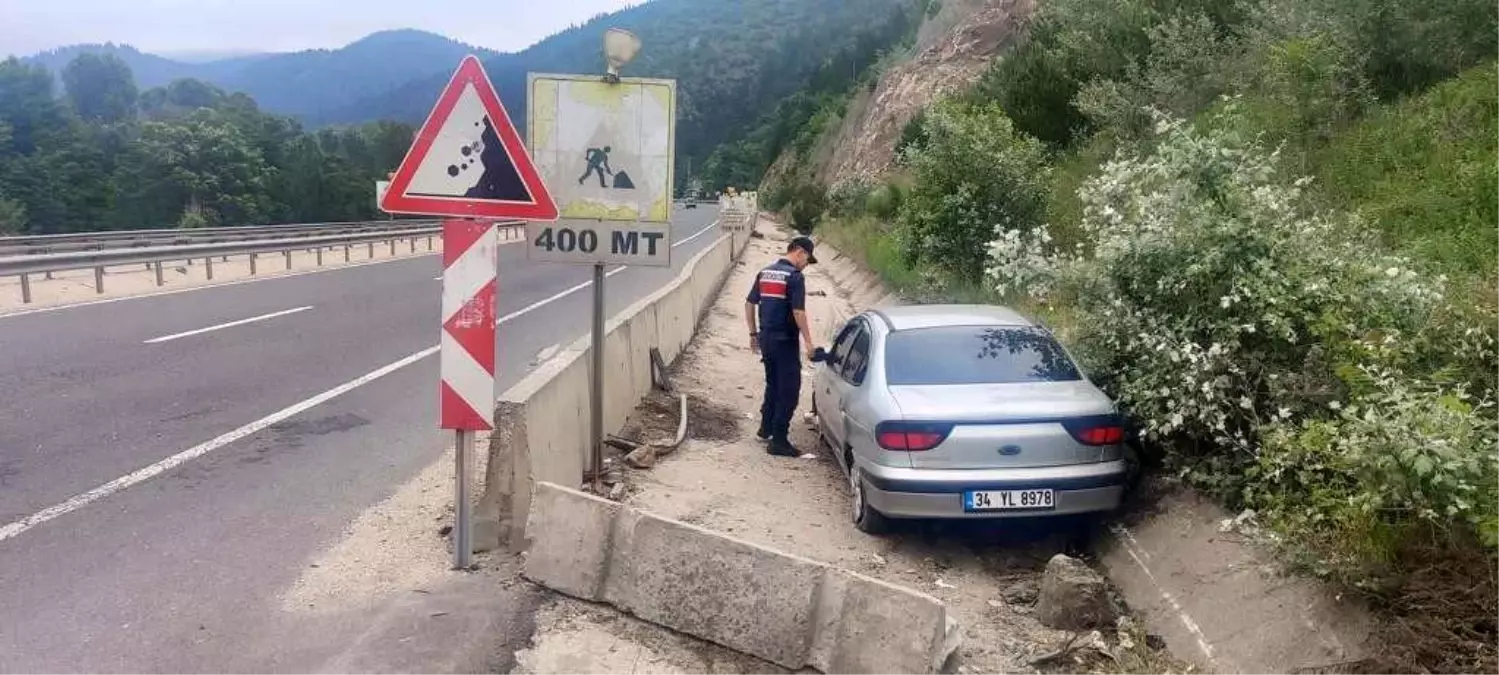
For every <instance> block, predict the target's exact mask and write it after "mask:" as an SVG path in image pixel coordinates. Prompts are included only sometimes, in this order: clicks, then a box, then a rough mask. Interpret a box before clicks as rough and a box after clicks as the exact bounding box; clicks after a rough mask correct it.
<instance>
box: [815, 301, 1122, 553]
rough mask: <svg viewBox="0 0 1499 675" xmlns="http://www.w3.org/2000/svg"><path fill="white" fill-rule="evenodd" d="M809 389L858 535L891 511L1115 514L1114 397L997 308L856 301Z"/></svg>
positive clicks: (1118, 495) (1052, 344) (1118, 477)
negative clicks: (860, 305) (874, 305)
mask: <svg viewBox="0 0 1499 675" xmlns="http://www.w3.org/2000/svg"><path fill="white" fill-rule="evenodd" d="M812 395H813V402H812V408H813V412H814V413H815V414H816V419H817V425H818V430H819V432H820V433H821V435H822V438H823V440H824V441H825V442H826V443H827V444H828V446H829V447H830V448H832V450H833V454H834V455H835V456H836V458H837V460H838V463H839V465H840V466H841V467H842V468H843V470H844V472H845V473H846V474H847V475H848V479H849V485H850V487H851V488H852V492H853V517H854V523H855V524H856V525H857V526H858V527H859V529H861V530H863V531H865V532H871V533H874V532H879V531H881V530H883V529H884V528H885V526H886V525H887V522H886V519H887V518H1005V517H1035V516H1050V515H1073V514H1084V513H1093V512H1101V511H1111V510H1113V509H1115V508H1117V507H1118V506H1119V504H1120V502H1121V500H1122V498H1123V495H1124V486H1125V483H1126V477H1127V473H1128V470H1127V466H1126V463H1125V460H1124V458H1123V449H1124V448H1123V442H1124V428H1123V422H1122V420H1121V418H1120V417H1119V415H1118V413H1117V409H1116V408H1115V406H1114V403H1113V401H1111V400H1110V399H1109V397H1108V396H1107V395H1105V394H1104V393H1103V392H1102V391H1100V390H1099V389H1098V388H1097V387H1095V386H1094V385H1093V383H1091V382H1089V381H1088V379H1087V378H1086V377H1085V376H1084V375H1083V374H1082V371H1081V370H1080V369H1079V368H1078V367H1077V365H1076V364H1075V363H1074V362H1073V360H1072V358H1071V357H1070V356H1069V355H1068V354H1067V352H1066V350H1065V349H1063V347H1062V346H1061V345H1060V344H1059V343H1058V342H1057V341H1056V339H1055V338H1053V337H1052V335H1051V333H1050V332H1049V331H1047V330H1045V329H1044V328H1042V327H1039V326H1037V325H1035V324H1033V323H1031V322H1030V321H1028V320H1027V319H1025V318H1024V317H1022V316H1021V315H1019V314H1017V313H1016V312H1014V311H1013V310H1010V309H1007V308H1004V307H994V306H983V305H918V306H905V307H891V308H882V309H875V310H870V311H867V312H864V313H862V314H860V315H858V316H856V317H854V318H853V319H851V320H850V321H849V322H848V324H847V325H845V326H844V327H843V328H842V330H840V331H839V333H838V336H837V338H836V339H835V341H834V342H833V347H832V350H831V352H830V353H829V354H828V357H827V359H826V360H824V361H822V362H821V363H819V364H818V366H817V372H816V376H815V378H814V381H813V393H812Z"/></svg>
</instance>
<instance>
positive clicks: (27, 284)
mask: <svg viewBox="0 0 1499 675" xmlns="http://www.w3.org/2000/svg"><path fill="white" fill-rule="evenodd" d="M397 222H400V221H397ZM406 222H407V223H408V224H410V223H411V222H412V221H406ZM417 222H422V221H417ZM441 233H442V227H441V226H440V225H437V224H429V225H426V226H421V227H408V228H407V229H402V230H394V231H388V230H387V231H378V232H356V233H352V234H335V235H322V236H305V237H283V238H277V239H258V240H252V241H229V242H208V243H195V244H180V245H172V246H144V247H137V248H117V249H106V250H86V251H72V252H67V253H47V254H38V255H19V256H8V257H0V276H19V277H20V279H21V301H22V302H24V303H28V304H29V303H30V302H31V279H30V275H33V274H46V275H51V274H52V273H53V272H66V271H69V270H79V269H88V268H93V270H94V292H95V293H99V294H102V293H104V269H105V268H106V267H113V266H119V265H139V264H145V265H146V267H147V268H148V269H154V270H155V271H156V285H157V286H162V285H165V283H166V280H165V278H164V277H163V272H162V266H163V263H165V262H167V261H175V260H182V261H186V262H187V263H188V264H189V265H191V264H192V261H193V260H195V259H198V258H202V259H203V269H204V273H205V274H206V275H207V278H208V279H210V280H211V279H213V260H214V258H220V259H221V260H222V261H224V262H228V260H229V257H230V256H241V255H249V256H250V274H251V275H252V276H253V275H255V274H256V257H257V256H259V255H261V254H265V253H281V254H283V255H284V256H285V258H286V269H291V266H292V257H291V256H292V252H293V251H300V250H306V251H309V252H314V253H316V255H317V265H318V266H320V267H321V266H322V264H323V252H324V251H327V250H332V249H334V248H337V247H340V246H342V247H343V251H344V256H343V257H344V262H349V261H350V259H351V254H350V249H351V248H352V247H353V246H355V245H357V244H364V245H366V246H367V247H368V248H369V257H370V258H373V257H374V256H375V245H376V244H388V245H389V247H390V253H391V255H395V252H396V242H397V241H402V240H406V241H409V243H410V250H411V252H412V253H415V252H416V242H417V240H418V239H423V238H425V239H426V240H427V250H429V251H430V250H432V247H433V243H432V240H433V237H437V236H440V235H441ZM501 233H502V235H501V236H502V238H504V239H512V238H517V237H524V236H525V229H524V227H522V226H521V225H518V224H514V223H508V222H507V223H502V224H501Z"/></svg>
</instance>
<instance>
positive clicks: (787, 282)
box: [745, 258, 807, 340]
mask: <svg viewBox="0 0 1499 675" xmlns="http://www.w3.org/2000/svg"><path fill="white" fill-rule="evenodd" d="M745 299H746V300H747V301H748V302H749V303H750V304H752V305H756V306H757V307H758V308H759V312H758V314H759V315H760V335H761V337H762V338H766V339H778V340H795V339H796V336H797V333H799V332H800V331H798V330H797V328H796V319H795V318H793V317H792V316H791V312H792V310H801V309H806V306H807V284H806V281H805V280H804V279H803V277H802V273H801V272H800V271H798V270H797V269H796V266H795V265H792V264H791V261H789V260H786V259H785V258H781V259H780V260H777V261H775V263H773V264H772V265H771V266H770V267H767V268H765V269H763V270H760V273H759V274H756V275H755V283H754V285H753V286H751V287H750V292H749V297H748V298H745Z"/></svg>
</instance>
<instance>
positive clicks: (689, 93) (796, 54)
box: [313, 0, 916, 183]
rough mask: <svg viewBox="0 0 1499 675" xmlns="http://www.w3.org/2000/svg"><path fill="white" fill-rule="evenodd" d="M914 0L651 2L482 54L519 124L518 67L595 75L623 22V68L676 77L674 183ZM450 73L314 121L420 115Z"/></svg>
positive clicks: (849, 61) (863, 56)
mask: <svg viewBox="0 0 1499 675" xmlns="http://www.w3.org/2000/svg"><path fill="white" fill-rule="evenodd" d="M915 5H916V3H915V2H914V1H913V0H852V1H850V0H655V1H654V2H649V3H645V4H642V5H639V6H636V7H632V8H629V9H625V10H622V11H620V12H616V13H614V14H610V15H607V16H602V17H598V18H595V19H593V20H591V21H589V22H588V23H586V24H584V25H582V26H577V27H574V28H570V29H568V30H565V31H562V32H560V33H558V34H556V35H554V36H552V37H549V38H547V39H546V40H543V41H541V42H540V43H537V44H536V45H535V46H532V47H531V48H529V49H526V50H525V51H522V52H518V53H515V54H503V55H499V56H495V57H492V58H488V59H485V61H484V67H485V69H486V70H487V71H488V72H489V77H490V79H491V80H493V81H494V84H495V86H496V87H497V88H498V89H499V91H500V97H501V99H502V100H503V101H504V102H505V105H506V106H507V107H508V108H509V109H510V114H511V115H512V116H513V117H515V118H516V123H517V124H524V119H523V118H524V112H525V100H526V99H525V82H526V73H527V72H532V71H534V72H563V73H572V72H579V73H593V72H598V73H602V72H603V69H604V61H603V53H602V47H601V45H602V43H603V34H604V32H605V31H606V30H608V29H609V28H625V29H628V30H630V31H632V32H634V33H635V34H636V35H638V36H639V37H640V39H641V41H642V42H643V43H644V48H643V49H642V51H641V53H640V55H639V56H638V57H637V58H636V60H635V61H634V62H632V63H631V64H630V65H629V66H628V67H627V68H626V74H627V75H635V76H641V77H670V78H676V79H677V81H678V86H679V87H680V100H679V103H678V110H677V117H678V126H677V155H678V159H677V166H679V167H683V169H684V170H683V171H681V172H679V175H678V177H677V178H678V181H679V183H680V182H682V181H685V180H686V171H685V169H686V167H687V166H688V165H689V163H690V164H691V165H692V166H695V167H701V166H703V162H704V161H705V160H706V159H707V158H708V155H709V154H710V153H712V152H713V150H714V148H715V147H717V146H718V145H719V144H720V143H723V142H725V141H729V140H733V139H736V138H738V137H739V136H741V135H742V134H744V133H745V132H746V131H747V130H748V129H749V127H751V126H752V125H753V124H754V123H755V122H756V121H757V119H758V118H759V117H760V116H761V115H762V114H763V113H765V112H767V111H769V110H771V109H772V108H774V107H775V105H776V104H777V102H778V101H779V100H780V99H781V98H783V97H785V96H787V95H789V94H791V93H792V92H795V91H797V90H798V89H801V88H803V87H806V86H808V85H809V83H811V82H812V80H813V78H816V77H819V73H823V72H832V71H833V70H837V71H839V72H842V71H843V69H844V68H848V69H849V70H850V71H852V70H854V69H857V68H858V67H859V66H860V63H862V62H864V61H867V60H868V59H869V56H868V55H869V54H871V53H873V52H876V51H878V49H879V48H880V47H881V46H884V45H888V44H891V43H893V42H895V41H896V40H898V39H899V37H900V36H901V35H902V34H903V33H904V32H905V31H906V29H907V27H908V25H909V24H910V23H911V22H912V21H913V20H914V16H913V10H912V7H914V6H915ZM449 75H450V72H443V73H438V74H435V75H434V76H433V77H431V78H428V79H425V80H421V81H417V82H412V83H411V84H409V85H407V86H404V87H401V88H399V89H396V90H394V91H392V92H389V93H387V94H383V95H380V96H376V97H372V98H369V99H367V100H363V101H360V102H358V103H355V104H353V105H351V106H349V107H348V108H346V109H344V110H342V111H340V112H338V113H336V114H332V115H328V116H325V117H321V118H317V119H315V120H313V121H314V122H317V123H339V122H350V121H360V120H367V119H393V120H400V121H404V122H412V123H420V122H421V120H422V119H423V118H424V117H425V116H426V114H427V111H428V108H429V107H430V105H431V101H433V100H435V98H436V96H437V92H438V91H439V90H441V88H442V86H443V85H444V84H446V82H447V78H448V76H449Z"/></svg>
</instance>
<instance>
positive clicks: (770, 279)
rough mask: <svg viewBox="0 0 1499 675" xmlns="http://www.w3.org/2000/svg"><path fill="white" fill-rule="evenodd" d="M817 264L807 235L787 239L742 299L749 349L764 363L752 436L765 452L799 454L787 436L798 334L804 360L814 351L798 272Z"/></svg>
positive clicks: (796, 392) (798, 384) (798, 373)
mask: <svg viewBox="0 0 1499 675" xmlns="http://www.w3.org/2000/svg"><path fill="white" fill-rule="evenodd" d="M816 262H817V257H816V256H814V255H812V240H811V239H810V238H807V237H796V238H794V239H792V240H791V243H790V244H788V245H787V246H786V255H785V256H784V257H782V258H781V259H780V260H777V261H775V263H774V264H772V265H771V266H770V267H767V268H765V269H763V270H760V272H759V274H756V275H755V283H754V285H753V286H751V287H750V292H749V297H748V298H746V299H745V305H744V320H745V323H746V324H747V325H748V326H749V334H750V349H751V350H752V351H758V352H759V353H760V360H761V361H762V362H764V363H765V398H764V400H763V401H762V402H761V403H760V430H759V431H758V432H757V433H756V434H755V435H756V436H757V437H759V438H760V439H761V440H769V441H770V445H769V447H768V448H767V451H768V452H769V453H770V454H772V455H779V456H782V457H798V456H800V455H801V452H799V451H798V450H797V449H796V448H795V447H793V446H792V445H791V440H790V438H788V436H787V434H789V433H790V430H791V418H792V414H793V413H794V412H795V411H796V402H797V398H798V397H799V396H801V388H802V362H801V354H800V353H799V352H798V350H797V337H798V336H800V337H801V341H802V343H803V345H805V347H804V349H805V352H806V354H807V358H809V359H810V358H811V357H812V354H813V348H812V329H811V324H809V323H808V321H807V312H806V304H807V283H806V280H805V279H804V278H803V277H802V270H803V269H806V267H807V265H812V264H815V263H816ZM757 318H758V319H759V328H758V329H757V328H756V319H757Z"/></svg>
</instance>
